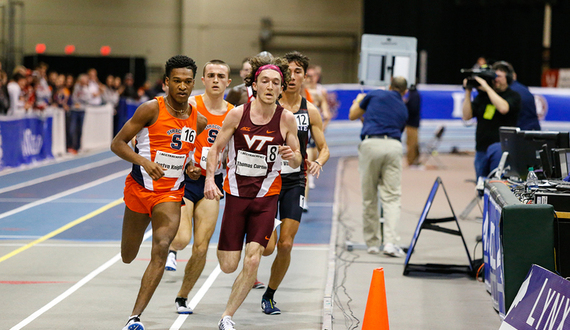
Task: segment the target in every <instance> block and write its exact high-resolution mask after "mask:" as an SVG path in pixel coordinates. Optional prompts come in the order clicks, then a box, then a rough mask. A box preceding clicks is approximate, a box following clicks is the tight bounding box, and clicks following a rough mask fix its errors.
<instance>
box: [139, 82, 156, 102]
mask: <svg viewBox="0 0 570 330" xmlns="http://www.w3.org/2000/svg"><path fill="white" fill-rule="evenodd" d="M153 97H154V96H153V95H152V91H151V88H150V81H148V80H147V81H145V82H144V84H143V85H142V86H141V87H139V89H138V90H137V100H138V101H139V102H146V101H148V100H150V99H152V98H153Z"/></svg>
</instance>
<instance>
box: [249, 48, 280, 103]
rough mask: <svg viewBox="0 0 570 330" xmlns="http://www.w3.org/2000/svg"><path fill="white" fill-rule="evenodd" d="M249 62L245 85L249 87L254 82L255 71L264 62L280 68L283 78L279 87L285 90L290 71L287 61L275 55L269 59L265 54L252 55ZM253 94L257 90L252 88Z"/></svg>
mask: <svg viewBox="0 0 570 330" xmlns="http://www.w3.org/2000/svg"><path fill="white" fill-rule="evenodd" d="M249 63H250V64H251V72H250V73H249V75H248V76H247V77H245V79H244V80H245V85H246V86H247V87H250V86H251V85H253V83H254V82H255V73H256V72H257V70H258V69H259V68H260V67H262V66H264V65H266V64H273V65H275V66H277V67H278V68H279V69H280V70H281V73H282V74H283V80H282V81H281V87H283V92H284V91H285V90H287V84H288V83H289V81H290V80H291V73H289V62H288V61H287V60H286V59H284V58H282V57H275V58H273V59H269V58H268V57H266V56H256V57H252V58H251V59H250V60H249ZM253 96H257V91H255V90H253ZM279 97H280V98H281V95H279Z"/></svg>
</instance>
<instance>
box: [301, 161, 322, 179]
mask: <svg viewBox="0 0 570 330" xmlns="http://www.w3.org/2000/svg"><path fill="white" fill-rule="evenodd" d="M305 164H306V165H307V171H308V172H309V174H312V175H313V176H314V177H315V178H318V177H319V174H320V173H321V171H322V170H323V167H322V166H321V165H320V164H319V163H317V162H312V161H310V160H308V159H307V160H306V161H305Z"/></svg>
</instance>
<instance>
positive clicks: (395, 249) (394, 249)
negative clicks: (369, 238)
mask: <svg viewBox="0 0 570 330" xmlns="http://www.w3.org/2000/svg"><path fill="white" fill-rule="evenodd" d="M383 252H384V255H387V256H390V257H395V258H402V257H404V256H406V253H404V251H403V250H402V249H401V248H400V247H399V246H397V245H394V244H393V243H386V244H385V245H384V251H383Z"/></svg>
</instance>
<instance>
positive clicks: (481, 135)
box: [463, 63, 521, 178]
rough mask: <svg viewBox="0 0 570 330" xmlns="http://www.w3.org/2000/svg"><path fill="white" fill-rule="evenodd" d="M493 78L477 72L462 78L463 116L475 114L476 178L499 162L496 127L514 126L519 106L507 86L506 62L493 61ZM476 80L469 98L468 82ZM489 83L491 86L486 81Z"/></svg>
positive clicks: (482, 175)
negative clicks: (475, 94)
mask: <svg viewBox="0 0 570 330" xmlns="http://www.w3.org/2000/svg"><path fill="white" fill-rule="evenodd" d="M492 70H493V71H494V72H495V79H494V80H492V81H489V82H487V80H485V79H483V78H481V77H480V76H479V75H474V76H473V77H470V78H466V79H464V80H463V87H464V88H465V99H464V100H463V120H469V119H471V118H474V117H475V118H477V130H476V135H475V151H476V153H475V173H476V175H477V178H479V177H487V175H488V174H489V173H490V172H491V170H493V169H494V168H496V167H497V166H498V165H499V161H500V159H501V145H500V138H499V127H501V126H517V119H518V114H519V112H520V107H521V97H520V95H519V94H518V93H517V92H515V91H513V90H512V89H510V88H509V83H510V82H512V79H513V73H512V71H511V70H510V69H509V67H508V66H506V65H504V64H502V63H497V64H495V65H493V67H492ZM474 83H475V84H478V85H479V86H478V87H477V89H478V91H479V93H478V95H477V96H476V97H475V99H474V100H473V101H471V92H472V88H473V87H472V84H474ZM489 83H491V84H492V87H491V86H490V85H489Z"/></svg>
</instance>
